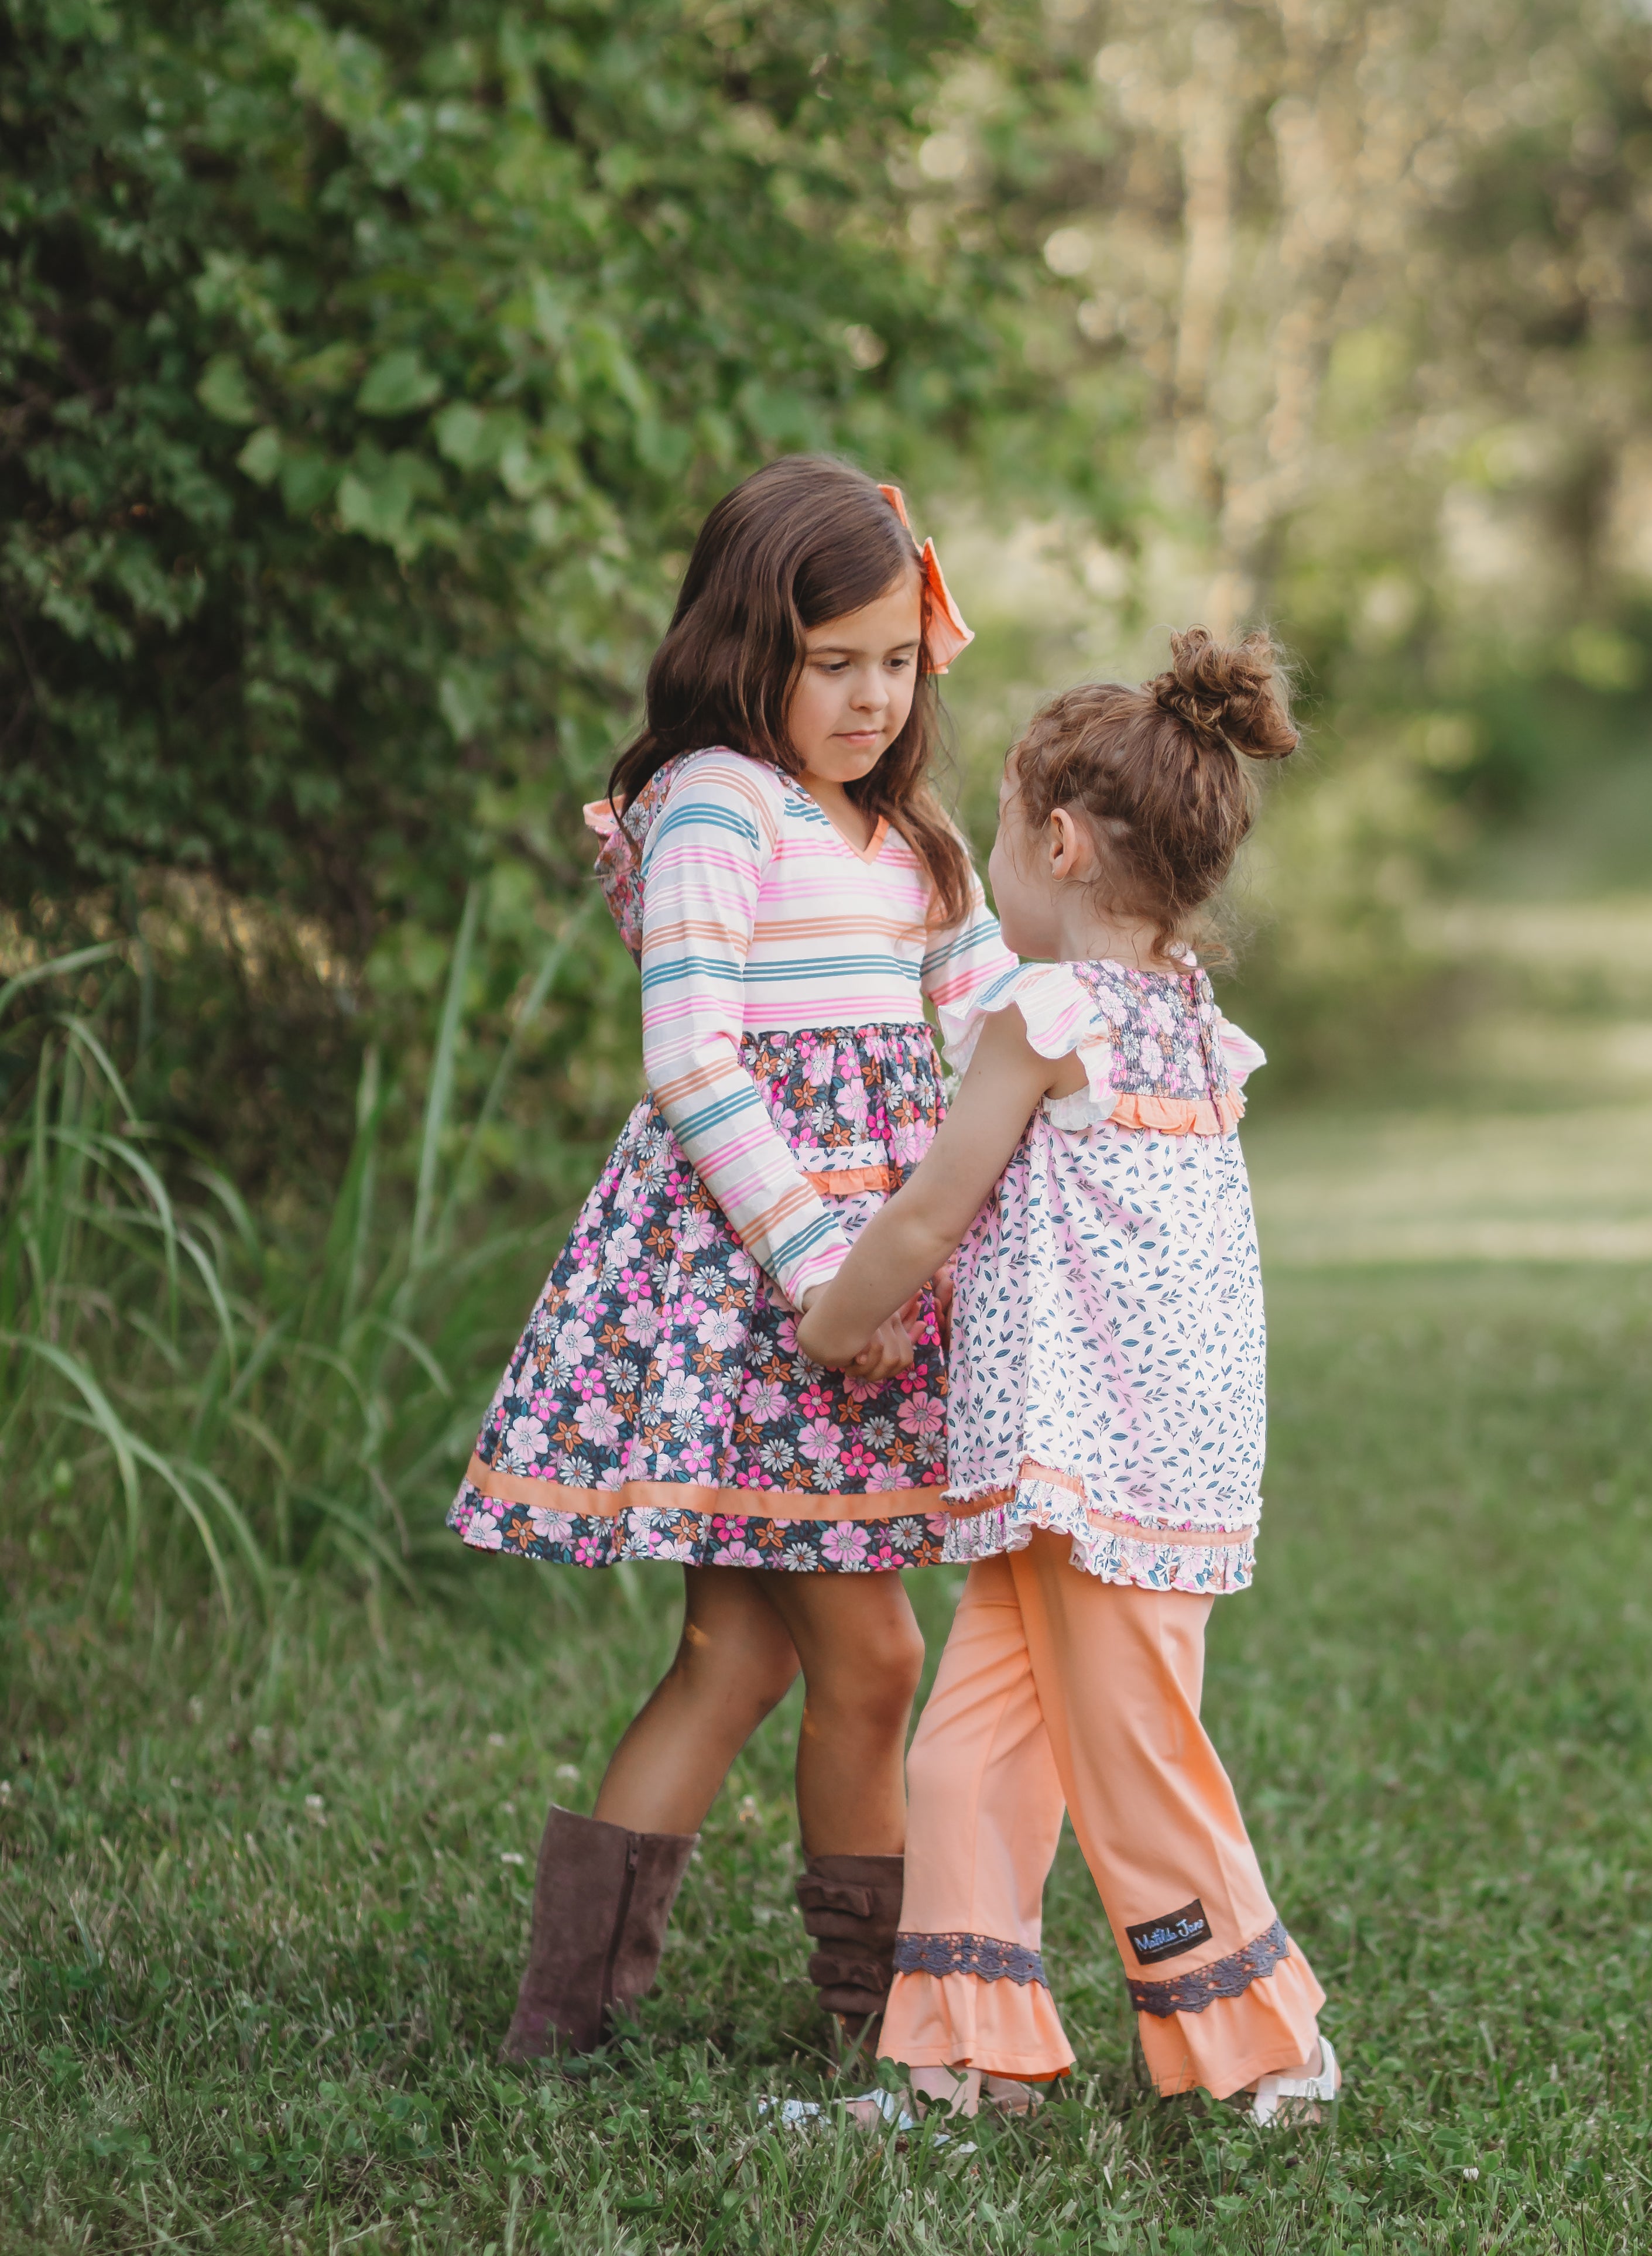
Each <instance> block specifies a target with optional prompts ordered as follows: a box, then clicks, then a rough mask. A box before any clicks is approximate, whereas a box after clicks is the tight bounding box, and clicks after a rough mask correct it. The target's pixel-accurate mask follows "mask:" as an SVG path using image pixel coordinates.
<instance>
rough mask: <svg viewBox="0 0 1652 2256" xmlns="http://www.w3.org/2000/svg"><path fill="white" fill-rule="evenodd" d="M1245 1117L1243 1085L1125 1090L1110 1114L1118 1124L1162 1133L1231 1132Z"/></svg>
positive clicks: (1115, 1123)
mask: <svg viewBox="0 0 1652 2256" xmlns="http://www.w3.org/2000/svg"><path fill="white" fill-rule="evenodd" d="M1107 1117H1108V1119H1109V1120H1110V1121H1111V1122H1112V1124H1113V1125H1114V1127H1115V1128H1147V1129H1151V1130H1153V1131H1154V1132H1156V1134H1158V1135H1160V1136H1231V1135H1232V1134H1233V1132H1234V1129H1235V1128H1237V1127H1238V1125H1239V1124H1240V1122H1241V1120H1242V1119H1243V1118H1244V1117H1245V1097H1244V1092H1243V1091H1242V1090H1241V1089H1225V1090H1224V1091H1223V1093H1222V1094H1221V1096H1218V1097H1216V1098H1214V1099H1211V1098H1207V1097H1203V1096H1197V1097H1196V1096H1137V1095H1135V1093H1134V1092H1133V1091H1131V1090H1129V1089H1124V1090H1122V1091H1121V1093H1120V1095H1119V1096H1117V1097H1116V1098H1115V1099H1114V1105H1113V1110H1112V1111H1111V1112H1110V1113H1109V1114H1108V1115H1107Z"/></svg>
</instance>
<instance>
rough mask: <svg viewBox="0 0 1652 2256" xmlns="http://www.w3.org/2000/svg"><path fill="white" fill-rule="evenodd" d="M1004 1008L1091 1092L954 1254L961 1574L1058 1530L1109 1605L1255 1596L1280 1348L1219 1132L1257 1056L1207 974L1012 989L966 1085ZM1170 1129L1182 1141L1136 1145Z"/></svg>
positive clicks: (1229, 1152) (1082, 976)
mask: <svg viewBox="0 0 1652 2256" xmlns="http://www.w3.org/2000/svg"><path fill="white" fill-rule="evenodd" d="M1007 1004H1014V1005H1016V1007H1018V1008H1021V1009H1022V1011H1023V1016H1024V1018H1025V1019H1026V1021H1027V1025H1028V1030H1029V1036H1030V1040H1032V1041H1033V1043H1034V1046H1035V1047H1037V1049H1038V1050H1039V1051H1040V1053H1041V1054H1044V1055H1046V1056H1058V1055H1064V1054H1069V1053H1076V1054H1078V1055H1079V1056H1080V1057H1081V1058H1082V1059H1083V1060H1084V1061H1085V1063H1086V1068H1088V1072H1089V1078H1090V1089H1089V1091H1088V1093H1087V1094H1086V1093H1085V1092H1082V1091H1081V1092H1080V1093H1079V1095H1078V1096H1071V1097H1062V1098H1055V1099H1049V1100H1046V1103H1045V1104H1044V1106H1043V1107H1042V1108H1041V1109H1040V1110H1039V1111H1038V1112H1037V1114H1035V1116H1034V1117H1033V1118H1032V1120H1031V1121H1030V1124H1029V1125H1028V1128H1027V1132H1026V1134H1025V1135H1024V1136H1023V1139H1022V1140H1021V1142H1020V1144H1019V1146H1017V1147H1016V1152H1015V1153H1014V1154H1013V1156H1012V1158H1011V1160H1010V1161H1009V1167H1007V1168H1006V1169H1005V1171H1004V1174H1003V1175H1002V1178H1001V1179H1000V1181H999V1184H998V1187H997V1188H996V1190H995V1193H994V1195H993V1196H992V1197H991V1199H989V1200H988V1202H987V1204H986V1205H985V1206H984V1207H983V1208H982V1209H981V1214H980V1215H979V1216H978V1217H977V1219H976V1221H975V1223H974V1227H973V1229H972V1230H971V1231H970V1234H969V1236H968V1237H967V1238H966V1240H965V1242H964V1244H963V1246H962V1247H961V1248H960V1252H959V1256H958V1262H957V1270H956V1281H957V1298H956V1301H955V1302H954V1305H953V1367H952V1381H953V1392H952V1396H951V1399H950V1403H949V1438H948V1451H949V1463H950V1477H949V1484H948V1488H947V1502H948V1509H949V1512H950V1513H951V1515H952V1524H951V1526H950V1527H949V1529H948V1532H947V1537H946V1556H947V1558H948V1559H955V1560H960V1561H962V1560H968V1559H978V1558H987V1557H990V1556H991V1555H994V1554H995V1553H996V1552H1001V1551H1006V1550H1017V1549H1022V1548H1024V1547H1025V1546H1026V1544H1027V1543H1028V1541H1029V1540H1030V1536H1031V1533H1032V1531H1033V1529H1034V1528H1036V1527H1039V1528H1047V1529H1051V1530H1052V1531H1054V1532H1057V1533H1065V1534H1066V1535H1068V1536H1069V1537H1070V1538H1071V1539H1072V1563H1073V1565H1074V1566H1075V1567H1079V1568H1081V1569H1084V1570H1085V1571H1086V1572H1087V1573H1089V1574H1093V1575H1095V1576H1099V1577H1100V1579H1101V1580H1103V1581H1105V1582H1110V1583H1135V1584H1137V1585H1139V1586H1140V1587H1142V1588H1143V1589H1147V1590H1187V1591H1193V1592H1199V1593H1212V1592H1219V1591H1224V1590H1242V1589H1244V1588H1245V1586H1246V1585H1247V1584H1248V1583H1249V1582H1250V1580H1251V1577H1252V1574H1253V1571H1254V1567H1255V1531H1256V1523H1257V1519H1258V1515H1259V1513H1260V1512H1261V1509H1262V1498H1261V1494H1260V1487H1261V1480H1262V1456H1263V1447H1264V1441H1265V1434H1266V1413H1265V1368H1264V1365H1265V1334H1264V1328H1263V1322H1262V1277H1261V1271H1260V1265H1259V1263H1258V1259H1257V1251H1256V1233H1255V1222H1254V1219H1253V1216H1252V1213H1251V1204H1250V1188H1249V1184H1248V1181H1247V1178H1246V1174H1245V1163H1244V1160H1243V1157H1242V1155H1241V1152H1240V1147H1239V1139H1238V1138H1237V1136H1236V1135H1235V1134H1234V1133H1233V1132H1232V1131H1231V1128H1230V1129H1228V1130H1227V1131H1226V1132H1224V1131H1223V1129H1222V1128H1221V1126H1220V1122H1221V1121H1222V1120H1223V1119H1224V1118H1227V1119H1231V1118H1236V1117H1237V1112H1238V1105H1237V1102H1236V1091H1234V1090H1232V1089H1230V1082H1231V1083H1237V1082H1239V1081H1241V1080H1242V1078H1243V1076H1244V1074H1245V1072H1246V1071H1248V1069H1249V1068H1250V1066H1251V1065H1252V1064H1254V1063H1255V1062H1258V1061H1260V1059H1261V1052H1260V1051H1258V1050H1257V1049H1256V1047H1255V1044H1253V1043H1250V1042H1248V1040H1247V1039H1246V1037H1244V1036H1243V1035H1241V1034H1240V1033H1239V1032H1238V1029H1237V1028H1234V1027H1230V1026H1227V1023H1226V1021H1225V1020H1223V1019H1222V1017H1221V1013H1220V1011H1219V1010H1218V1009H1217V1006H1216V1003H1215V998H1214V997H1213V994H1212V992H1211V988H1210V982H1209V980H1208V978H1207V977H1206V975H1205V974H1204V973H1203V972H1202V971H1198V970H1196V969H1193V970H1190V971H1189V973H1188V974H1187V975H1185V976H1177V975H1160V974H1155V973H1147V972H1141V971H1137V970H1135V969H1132V968H1130V967H1127V966H1125V965H1122V964H1115V963H1111V962H1095V963H1079V964H1059V965H1038V966H1028V967H1026V968H1025V969H1023V971H1022V972H1021V973H1019V974H1017V975H1015V976H1011V977H1009V978H1005V979H1001V980H999V981H997V982H995V983H994V986H993V988H991V989H989V990H988V991H987V992H986V993H985V994H984V995H983V996H982V997H981V1000H980V1002H979V1004H978V1005H977V1007H976V1010H975V1012H973V1013H972V1015H971V1019H970V1022H969V1024H968V1026H967V1027H966V1029H965V1032H964V1034H963V1037H962V1039H961V1040H960V1043H958V1044H957V1045H955V1046H954V1047H953V1051H952V1053H951V1057H952V1060H953V1062H958V1061H960V1051H961V1052H962V1054H963V1056H964V1057H965V1058H967V1055H968V1054H969V1053H970V1052H971V1051H973V1048H974V1040H975V1038H976V1036H977V1034H978V1033H979V1027H980V1023H981V1018H982V1017H984V1015H985V1014H986V1012H988V1011H990V1010H992V1009H995V1008H996V1009H1002V1008H1003V1007H1005V1005H1007ZM1156 1108H1162V1109H1161V1110H1156ZM1155 1118H1157V1119H1160V1120H1162V1121H1163V1122H1165V1123H1167V1125H1163V1126H1146V1125H1135V1124H1132V1123H1133V1122H1135V1121H1137V1120H1142V1119H1146V1120H1149V1121H1151V1120H1154V1119H1155Z"/></svg>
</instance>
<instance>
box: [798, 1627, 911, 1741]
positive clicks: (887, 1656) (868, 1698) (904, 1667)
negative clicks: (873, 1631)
mask: <svg viewBox="0 0 1652 2256" xmlns="http://www.w3.org/2000/svg"><path fill="white" fill-rule="evenodd" d="M923 1670H924V1639H923V1634H922V1632H920V1631H919V1629H918V1627H917V1623H916V1622H914V1623H913V1624H912V1625H910V1631H909V1630H908V1629H907V1628H906V1626H905V1625H901V1626H900V1628H899V1629H898V1630H897V1631H896V1632H894V1633H893V1634H891V1635H889V1636H888V1637H886V1638H882V1639H879V1640H878V1643H877V1645H876V1646H874V1647H872V1648H870V1649H869V1650H863V1651H859V1652H856V1653H851V1654H844V1655H841V1656H834V1663H833V1666H832V1667H830V1668H828V1669H826V1670H824V1671H818V1672H817V1676H816V1678H815V1679H812V1681H811V1682H810V1686H809V1704H810V1706H811V1707H812V1708H819V1709H830V1710H832V1711H833V1713H834V1714H836V1715H840V1716H843V1717H854V1718H856V1719H857V1720H859V1721H861V1722H863V1723H865V1724H872V1725H874V1726H875V1725H877V1724H883V1725H885V1726H886V1727H887V1728H888V1729H889V1730H891V1731H904V1730H905V1728H906V1719H907V1717H908V1716H909V1714H910V1712H911V1706H912V1702H913V1700H914V1698H915V1697H916V1696H917V1684H918V1679H919V1677H920V1676H921V1675H922V1674H923Z"/></svg>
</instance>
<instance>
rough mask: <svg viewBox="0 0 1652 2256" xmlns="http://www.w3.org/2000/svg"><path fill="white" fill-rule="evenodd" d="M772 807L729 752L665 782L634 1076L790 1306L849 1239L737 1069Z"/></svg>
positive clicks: (648, 858)
mask: <svg viewBox="0 0 1652 2256" xmlns="http://www.w3.org/2000/svg"><path fill="white" fill-rule="evenodd" d="M780 811H781V785H780V782H779V779H778V778H777V777H775V776H774V775H772V774H771V772H770V771H769V770H767V769H765V768H763V767H761V766H760V765H758V764H757V762H756V761H755V760H749V759H746V758H743V757H742V755H741V754H740V753H738V752H707V753H706V754H704V755H702V756H699V757H696V758H692V759H691V760H688V761H685V763H684V765H683V769H682V772H681V773H680V774H679V776H678V778H677V779H675V780H674V782H673V784H672V786H671V795H670V797H669V799H668V800H667V802H666V805H665V808H664V813H663V814H660V816H659V817H658V818H657V821H656V822H655V824H654V826H653V828H652V829H651V830H650V833H649V838H648V845H647V848H646V850H645V852H644V857H643V915H642V956H641V962H642V972H643V1072H644V1074H645V1075H646V1077H647V1081H648V1085H649V1088H650V1090H651V1091H652V1092H653V1096H654V1100H655V1102H656V1103H657V1105H658V1106H659V1109H660V1111H661V1114H662V1115H663V1116H664V1119H665V1121H666V1124H667V1125H668V1126H669V1127H670V1128H671V1132H672V1134H673V1135H674V1136H675V1137H676V1138H677V1140H678V1143H679V1144H680V1145H681V1146H682V1147H683V1150H684V1153H685V1155H686V1156H687V1159H688V1160H689V1162H690V1164H691V1165H692V1167H693V1168H694V1170H695V1172H696V1174H698V1175H699V1179H700V1181H702V1182H703V1183H704V1184H705V1186H706V1189H707V1190H708V1191H709V1192H710V1193H711V1195H712V1196H713V1197H714V1199H715V1200H716V1202H717V1203H718V1205H719V1206H720V1207H721V1209H722V1210H723V1212H724V1214H725V1215H727V1216H728V1221H729V1223H730V1225H731V1226H732V1228H733V1229H734V1231H735V1235H736V1236H737V1237H739V1239H740V1241H741V1243H742V1245H743V1246H744V1247H745V1249H746V1251H748V1252H749V1254H750V1255H751V1257H752V1258H753V1259H754V1260H755V1261H756V1262H758V1263H760V1264H761V1265H762V1266H763V1269H764V1270H766V1271H767V1273H769V1275H770V1277H771V1278H772V1279H773V1280H774V1281H775V1283H776V1284H777V1286H778V1287H779V1288H780V1290H781V1292H782V1293H783V1294H784V1295H785V1297H786V1298H787V1299H788V1300H789V1301H791V1303H792V1305H793V1306H794V1307H795V1306H796V1305H797V1303H798V1299H799V1297H800V1295H801V1294H803V1293H805V1291H807V1289H808V1288H809V1287H810V1286H812V1285H819V1284H825V1283H826V1281H827V1280H829V1279H830V1278H832V1277H833V1275H835V1273H836V1272H837V1270H838V1267H839V1265H840V1263H841V1262H842V1260H843V1258H844V1256H845V1255H846V1254H847V1251H848V1241H847V1238H846V1237H844V1235H843V1232H842V1230H841V1229H840V1227H839V1225H838V1223H836V1222H835V1221H834V1220H833V1216H832V1214H831V1212H830V1211H829V1209H827V1207H826V1204H825V1202H824V1201H823V1200H822V1199H821V1197H820V1195H819V1192H817V1191H816V1189H815V1188H814V1187H813V1185H812V1183H810V1182H809V1181H807V1180H806V1179H805V1177H804V1176H803V1175H802V1174H800V1173H799V1172H798V1167H797V1166H796V1164H795V1162H794V1161H793V1160H792V1157H791V1152H790V1151H789V1149H788V1148H787V1146H786V1143H785V1140H784V1138H783V1137H782V1136H781V1134H780V1133H779V1132H778V1130H777V1128H776V1127H775V1125H774V1123H773V1121H772V1120H771V1119H770V1117H769V1110H768V1107H767V1105H766V1104H765V1103H763V1097H762V1096H761V1095H760V1093H759V1091H758V1089H757V1086H756V1082H754V1081H753V1080H752V1078H751V1075H749V1073H748V1072H747V1071H746V1069H745V1068H744V1067H743V1066H742V1064H741V1062H740V1040H741V1034H742V1028H743V1001H744V991H743V982H744V972H745V965H746V957H747V955H748V953H749V949H750V947H751V933H752V923H753V920H754V917H755V915H756V906H757V892H758V888H759V886H760V885H761V884H762V882H763V871H764V870H765V869H766V868H767V866H768V864H769V861H770V857H771V856H772V854H773V852H774V846H775V838H776V835H777V830H778V828H779V821H780Z"/></svg>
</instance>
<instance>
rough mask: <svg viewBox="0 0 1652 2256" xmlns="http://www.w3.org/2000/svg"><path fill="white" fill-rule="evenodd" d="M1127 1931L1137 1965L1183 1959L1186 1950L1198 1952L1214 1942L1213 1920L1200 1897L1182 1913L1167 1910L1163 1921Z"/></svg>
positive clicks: (1154, 1964) (1146, 1920) (1144, 1922)
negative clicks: (1167, 1959) (1208, 1943)
mask: <svg viewBox="0 0 1652 2256" xmlns="http://www.w3.org/2000/svg"><path fill="white" fill-rule="evenodd" d="M1124 1932H1125V1933H1126V1934H1127V1935H1128V1936H1129V1938H1130V1942H1131V1946H1132V1948H1133V1949H1134V1950H1135V1956H1136V1963H1137V1964H1138V1965H1142V1966H1156V1965H1157V1964H1158V1963H1159V1961H1160V1960H1161V1959H1163V1958H1179V1957H1180V1956H1181V1955H1182V1953H1183V1952H1184V1951H1185V1950H1197V1949H1198V1948H1199V1944H1200V1943H1201V1942H1209V1941H1210V1939H1211V1933H1210V1921H1209V1920H1207V1919H1206V1916H1205V1907H1204V1905H1203V1904H1202V1903H1200V1901H1199V1898H1198V1897H1197V1896H1195V1897H1194V1899H1193V1900H1192V1903H1188V1904H1184V1905H1183V1906H1182V1908H1181V1909H1180V1911H1167V1912H1166V1913H1165V1914H1164V1915H1163V1918H1161V1919H1144V1920H1143V1921H1142V1923H1141V1925H1140V1926H1139V1927H1127V1928H1125V1930H1124Z"/></svg>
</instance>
